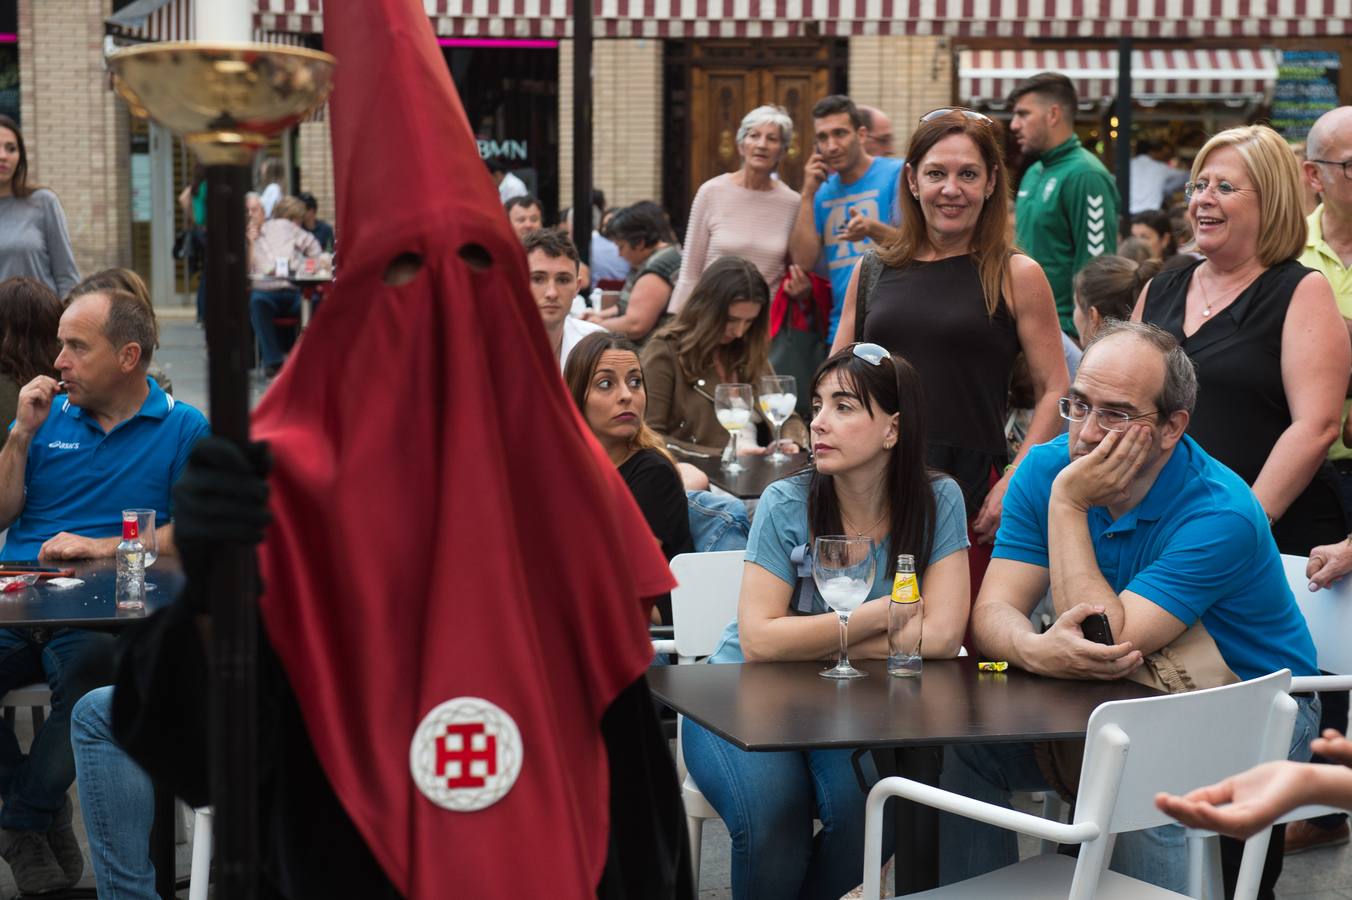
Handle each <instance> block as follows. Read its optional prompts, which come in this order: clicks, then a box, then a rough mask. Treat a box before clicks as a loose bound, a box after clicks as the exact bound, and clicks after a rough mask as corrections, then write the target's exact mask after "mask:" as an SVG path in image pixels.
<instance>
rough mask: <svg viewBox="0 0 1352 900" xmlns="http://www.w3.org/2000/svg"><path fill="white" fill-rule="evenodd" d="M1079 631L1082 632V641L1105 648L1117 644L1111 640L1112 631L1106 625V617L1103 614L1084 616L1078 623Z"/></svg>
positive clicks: (1110, 627)
mask: <svg viewBox="0 0 1352 900" xmlns="http://www.w3.org/2000/svg"><path fill="white" fill-rule="evenodd" d="M1080 630H1081V631H1083V632H1084V639H1085V640H1087V641H1093V642H1094V643H1096V644H1103V645H1104V646H1105V647H1111V646H1112V645H1113V644H1115V643H1117V642H1116V641H1114V640H1113V629H1112V626H1110V625H1109V624H1108V617H1107V616H1106V615H1104V614H1103V613H1091V614H1090V615H1088V616H1086V617H1085V620H1084V621H1083V622H1081V623H1080Z"/></svg>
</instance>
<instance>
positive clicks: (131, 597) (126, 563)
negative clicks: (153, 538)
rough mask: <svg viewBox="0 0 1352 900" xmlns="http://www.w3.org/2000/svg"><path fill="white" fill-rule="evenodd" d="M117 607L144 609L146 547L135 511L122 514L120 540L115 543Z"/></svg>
mask: <svg viewBox="0 0 1352 900" xmlns="http://www.w3.org/2000/svg"><path fill="white" fill-rule="evenodd" d="M116 601H117V608H118V609H145V605H146V548H145V545H144V544H142V543H141V537H140V535H139V534H138V533H137V530H136V513H135V512H133V511H128V512H124V513H123V514H122V542H121V543H119V544H118V545H117V592H116Z"/></svg>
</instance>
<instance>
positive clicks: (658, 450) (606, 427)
mask: <svg viewBox="0 0 1352 900" xmlns="http://www.w3.org/2000/svg"><path fill="white" fill-rule="evenodd" d="M563 380H564V383H566V384H567V385H568V392H569V393H570V394H572V395H573V402H574V403H576V404H577V408H578V409H579V410H580V411H581V412H582V418H583V419H584V420H585V421H586V423H587V427H589V428H590V429H591V431H592V434H594V435H596V440H597V441H599V442H600V444H601V447H602V448H603V449H604V450H605V451H606V454H607V455H608V456H609V457H610V460H611V462H613V463H615V466H616V467H617V468H618V469H619V470H620V477H621V478H623V479H624V483H625V484H626V485H628V486H629V491H630V493H632V494H633V495H634V500H636V501H637V502H638V508H639V509H640V510H641V511H642V512H643V518H645V519H646V520H647V521H648V527H649V528H651V529H652V532H653V537H655V538H657V542H658V543H659V544H661V545H662V555H663V556H665V557H666V558H667V560H668V561H670V560H671V558H672V557H673V556H676V555H677V554H679V553H690V552H692V551H693V550H694V549H695V547H694V544H693V542H692V541H691V539H690V520H689V517H688V516H689V514H688V512H687V509H686V500H685V489H684V488H683V487H682V486H681V476H680V475H679V474H678V473H677V471H676V461H675V460H673V459H672V458H671V454H670V453H668V452H667V448H666V447H664V446H663V444H662V439H661V438H660V437H658V436H657V434H655V433H654V432H653V430H652V429H651V428H649V427H648V426H647V425H646V424H645V423H644V421H643V412H644V409H645V408H646V407H647V405H648V398H647V394H646V393H645V391H644V386H643V367H642V366H641V365H640V364H639V361H638V350H637V348H636V347H634V345H633V344H632V343H630V341H629V340H628V339H626V338H623V337H620V336H619V335H615V334H611V333H609V332H605V331H598V332H596V333H595V334H589V335H587V336H586V337H584V338H583V339H582V340H581V341H579V342H578V344H577V346H576V347H574V348H573V352H572V353H570V354H569V355H568V364H567V365H566V366H565V367H564V370H563ZM656 611H657V612H658V613H659V614H660V618H661V621H660V623H659V624H663V625H670V624H671V595H670V594H665V595H663V596H661V597H659V598H657V606H656Z"/></svg>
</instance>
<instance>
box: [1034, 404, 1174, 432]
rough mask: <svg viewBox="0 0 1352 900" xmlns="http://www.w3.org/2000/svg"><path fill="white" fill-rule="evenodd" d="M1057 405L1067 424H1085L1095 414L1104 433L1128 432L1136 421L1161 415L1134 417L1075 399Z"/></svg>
mask: <svg viewBox="0 0 1352 900" xmlns="http://www.w3.org/2000/svg"><path fill="white" fill-rule="evenodd" d="M1057 405H1058V406H1059V407H1060V409H1061V418H1063V419H1065V420H1066V421H1067V422H1083V421H1084V420H1085V419H1088V418H1089V414H1090V413H1093V414H1094V418H1095V419H1096V420H1097V422H1098V427H1099V428H1101V429H1103V430H1104V431H1126V430H1127V425H1129V424H1130V423H1131V422H1132V420H1134V419H1148V418H1150V417H1151V416H1155V415H1159V410H1157V409H1152V410H1151V411H1150V412H1143V413H1139V414H1137V415H1134V416H1133V415H1131V414H1130V413H1125V412H1123V411H1122V410H1120V409H1098V408H1096V407H1093V406H1090V405H1089V404H1088V403H1085V402H1084V401H1083V400H1076V399H1074V398H1073V397H1062V398H1061V399H1060V400H1059V401H1057Z"/></svg>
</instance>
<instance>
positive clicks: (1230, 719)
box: [1075, 669, 1296, 833]
mask: <svg viewBox="0 0 1352 900" xmlns="http://www.w3.org/2000/svg"><path fill="white" fill-rule="evenodd" d="M1290 684H1291V672H1290V670H1289V669H1282V670H1281V671H1280V672H1274V673H1272V674H1271V675H1264V676H1263V677H1261V678H1255V679H1253V680H1251V681H1242V682H1240V683H1238V684H1231V685H1227V686H1225V687H1218V688H1211V689H1209V690H1203V691H1192V692H1190V693H1186V694H1169V695H1167V696H1163V697H1150V698H1147V699H1143V700H1119V701H1115V702H1112V703H1105V704H1103V705H1102V706H1100V707H1099V708H1098V709H1096V710H1094V714H1093V715H1092V716H1090V718H1089V727H1088V732H1087V735H1088V736H1087V738H1086V742H1085V756H1084V765H1083V768H1082V769H1081V776H1080V777H1081V784H1080V800H1081V803H1079V804H1077V806H1076V809H1075V821H1076V822H1081V821H1097V822H1104V821H1107V822H1108V830H1109V831H1110V832H1113V833H1117V832H1121V831H1133V830H1136V829H1140V828H1150V827H1153V826H1156V825H1163V824H1166V823H1169V822H1172V821H1174V820H1173V819H1172V818H1170V817H1169V816H1167V815H1165V814H1164V813H1162V812H1160V811H1159V810H1157V809H1156V808H1155V802H1154V801H1155V794H1156V793H1157V792H1159V791H1168V792H1170V793H1173V794H1186V793H1187V792H1188V791H1191V790H1194V789H1196V788H1199V787H1202V786H1203V785H1208V784H1213V783H1215V782H1217V781H1220V780H1221V779H1223V778H1228V777H1229V776H1231V775H1234V774H1236V773H1238V772H1243V771H1244V770H1246V769H1249V768H1251V767H1253V766H1255V765H1257V764H1259V763H1261V762H1267V761H1269V760H1274V759H1286V756H1287V751H1288V750H1289V748H1290V744H1291V731H1292V728H1293V726H1294V724H1295V719H1296V701H1295V700H1293V699H1291V696H1290V695H1289V694H1288V693H1287V690H1288V688H1289V687H1290ZM1118 771H1120V773H1121V776H1120V784H1119V786H1118V787H1117V789H1116V790H1115V791H1113V790H1112V789H1111V786H1110V787H1109V789H1108V791H1107V800H1106V803H1100V802H1096V801H1095V799H1094V792H1093V785H1092V784H1091V782H1090V779H1091V778H1092V779H1094V783H1098V782H1099V781H1100V780H1101V779H1104V778H1107V779H1108V780H1109V782H1110V783H1111V781H1112V780H1114V778H1115V777H1116V775H1115V773H1116V772H1118ZM1114 793H1115V797H1114V796H1113V794H1114ZM1095 807H1097V808H1095ZM1110 808H1111V811H1112V812H1111V817H1109V816H1108V810H1109V809H1110Z"/></svg>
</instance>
